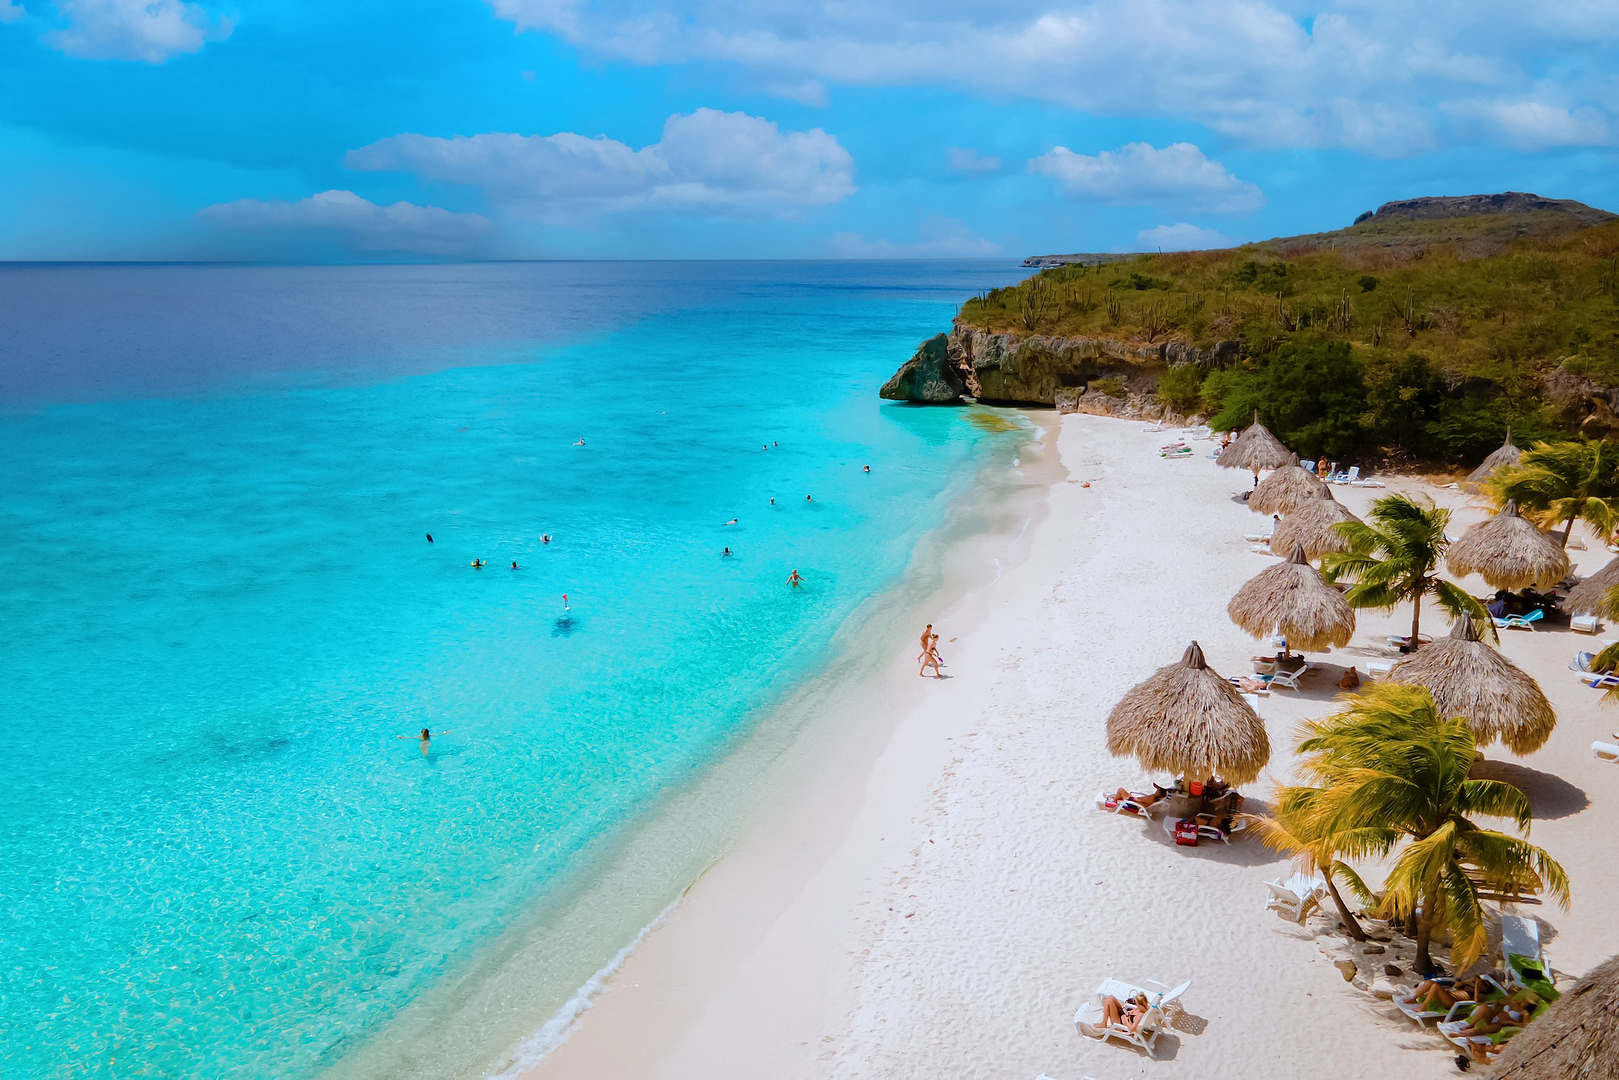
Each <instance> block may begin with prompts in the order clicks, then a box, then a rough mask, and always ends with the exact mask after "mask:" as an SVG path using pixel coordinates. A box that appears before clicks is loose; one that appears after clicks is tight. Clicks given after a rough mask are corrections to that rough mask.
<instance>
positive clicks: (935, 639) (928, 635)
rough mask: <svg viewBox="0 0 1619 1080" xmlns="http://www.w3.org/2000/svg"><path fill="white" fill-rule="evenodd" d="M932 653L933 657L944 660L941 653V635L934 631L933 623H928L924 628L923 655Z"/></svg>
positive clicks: (941, 661) (940, 660)
mask: <svg viewBox="0 0 1619 1080" xmlns="http://www.w3.org/2000/svg"><path fill="white" fill-rule="evenodd" d="M930 653H931V654H932V655H933V659H935V660H937V661H939V662H940V663H943V662H944V657H942V656H940V655H939V635H938V634H935V633H934V632H933V624H932V623H928V624H927V626H926V627H924V628H923V630H922V655H923V656H927V655H928V654H930Z"/></svg>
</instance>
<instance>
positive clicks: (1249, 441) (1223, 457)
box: [1214, 413, 1298, 473]
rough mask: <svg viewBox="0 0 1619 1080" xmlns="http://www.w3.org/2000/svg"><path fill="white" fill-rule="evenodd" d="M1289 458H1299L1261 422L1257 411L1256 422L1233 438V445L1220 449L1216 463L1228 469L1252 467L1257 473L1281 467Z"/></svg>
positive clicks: (1295, 459)
mask: <svg viewBox="0 0 1619 1080" xmlns="http://www.w3.org/2000/svg"><path fill="white" fill-rule="evenodd" d="M1289 458H1292V459H1293V460H1294V461H1297V460H1298V459H1297V458H1294V457H1293V455H1292V454H1290V453H1289V452H1288V449H1287V447H1285V446H1283V445H1282V442H1281V440H1280V439H1278V438H1277V437H1276V436H1274V435H1272V434H1271V433H1270V430H1269V429H1268V428H1266V427H1265V425H1264V424H1261V423H1260V422H1259V414H1258V413H1255V414H1254V422H1253V423H1252V424H1251V425H1249V427H1248V428H1247V430H1245V431H1244V432H1243V433H1242V434H1241V435H1238V436H1237V437H1236V438H1235V439H1233V440H1231V445H1230V446H1228V447H1226V448H1225V449H1224V450H1222V451H1220V456H1219V457H1217V458H1215V459H1214V461H1215V464H1216V465H1223V466H1225V467H1226V468H1228V469H1252V470H1253V471H1254V472H1256V473H1257V472H1259V471H1260V470H1261V469H1280V468H1281V467H1282V466H1283V465H1286V464H1287V463H1288V459H1289Z"/></svg>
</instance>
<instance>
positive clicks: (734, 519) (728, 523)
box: [725, 518, 736, 525]
mask: <svg viewBox="0 0 1619 1080" xmlns="http://www.w3.org/2000/svg"><path fill="white" fill-rule="evenodd" d="M725 524H727V525H735V524H736V518H732V519H731V520H730V521H727V522H726V523H725Z"/></svg>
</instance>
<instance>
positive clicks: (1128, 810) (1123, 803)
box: [1096, 791, 1157, 818]
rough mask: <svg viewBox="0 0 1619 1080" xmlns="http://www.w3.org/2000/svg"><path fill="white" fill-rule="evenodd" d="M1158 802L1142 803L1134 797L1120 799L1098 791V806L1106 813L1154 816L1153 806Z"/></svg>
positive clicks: (1141, 816)
mask: <svg viewBox="0 0 1619 1080" xmlns="http://www.w3.org/2000/svg"><path fill="white" fill-rule="evenodd" d="M1156 805H1157V803H1150V804H1148V805H1146V806H1143V805H1141V804H1140V803H1139V802H1137V801H1136V800H1134V799H1120V798H1116V797H1114V796H1112V795H1109V794H1108V793H1107V792H1105V791H1098V792H1097V793H1096V808H1097V809H1098V810H1100V811H1102V812H1103V813H1106V814H1128V815H1131V816H1134V817H1139V818H1150V817H1152V808H1153V806H1156Z"/></svg>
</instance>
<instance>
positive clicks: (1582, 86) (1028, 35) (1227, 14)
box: [487, 0, 1619, 156]
mask: <svg viewBox="0 0 1619 1080" xmlns="http://www.w3.org/2000/svg"><path fill="white" fill-rule="evenodd" d="M487 2H488V3H489V5H490V7H491V8H492V9H493V11H494V12H495V14H496V15H497V16H499V17H500V18H503V19H507V20H510V21H511V22H513V23H514V24H515V25H516V26H517V27H518V29H519V30H535V31H539V32H543V33H552V34H557V35H559V36H561V37H562V38H564V39H565V40H567V41H569V42H571V43H573V44H575V45H577V46H578V47H580V48H581V49H583V50H586V51H588V52H590V53H592V54H594V55H597V56H601V57H609V58H614V59H621V60H628V61H631V62H633V63H641V64H659V63H681V62H702V61H715V60H719V61H724V62H729V63H734V64H736V65H738V66H740V67H742V68H744V69H746V70H747V71H749V72H752V73H754V74H755V76H756V77H760V78H764V77H768V78H769V79H770V80H773V81H774V82H775V83H776V84H777V85H779V86H782V87H790V86H794V85H798V84H799V81H800V80H815V81H820V82H825V83H830V84H834V85H859V86H893V85H943V86H950V87H953V88H958V89H965V90H968V91H973V92H980V93H986V94H993V95H1007V94H1011V95H1022V96H1027V97H1031V98H1036V99H1039V100H1044V101H1053V102H1057V103H1059V104H1062V105H1066V106H1070V107H1074V108H1078V109H1083V110H1085V111H1088V112H1093V113H1100V114H1107V115H1113V116H1130V117H1137V116H1144V115H1146V116H1164V115H1171V116H1185V117H1189V118H1191V119H1193V120H1196V121H1199V122H1201V123H1204V124H1207V125H1208V126H1210V127H1212V128H1214V129H1216V130H1218V131H1221V132H1223V133H1227V134H1230V135H1233V136H1236V137H1238V138H1241V139H1243V140H1244V141H1247V142H1250V143H1254V144H1259V145H1266V146H1288V147H1297V146H1313V147H1320V146H1345V147H1352V148H1355V149H1359V150H1364V151H1367V152H1370V153H1374V154H1380V155H1386V156H1400V155H1408V154H1414V153H1420V152H1422V151H1424V150H1427V149H1430V148H1431V147H1433V146H1435V145H1437V144H1440V143H1443V142H1446V141H1455V140H1457V139H1465V138H1470V137H1474V136H1475V135H1484V136H1485V137H1495V135H1498V134H1499V135H1502V136H1503V137H1505V135H1506V134H1507V132H1506V131H1505V129H1492V130H1491V131H1484V130H1482V129H1480V130H1478V131H1475V130H1473V129H1470V128H1467V127H1462V128H1455V129H1452V128H1450V127H1448V126H1447V120H1448V115H1447V113H1446V111H1445V110H1444V109H1443V108H1442V107H1441V104H1440V103H1442V102H1447V101H1474V100H1477V101H1494V100H1500V99H1503V98H1506V99H1513V98H1520V97H1525V96H1527V90H1528V88H1530V87H1532V86H1533V85H1535V84H1536V82H1537V80H1542V79H1552V80H1555V81H1556V82H1557V85H1558V86H1559V87H1561V89H1562V91H1563V96H1564V97H1565V98H1567V99H1568V100H1570V101H1579V102H1582V103H1583V104H1586V105H1589V106H1590V107H1593V108H1597V109H1599V110H1601V111H1602V112H1603V113H1604V114H1607V113H1611V112H1613V111H1615V110H1616V109H1619V86H1616V85H1615V83H1614V82H1613V81H1612V80H1611V79H1610V78H1609V77H1608V72H1610V71H1611V69H1612V63H1611V58H1612V50H1613V46H1614V45H1615V43H1616V42H1619V5H1615V4H1612V3H1602V2H1598V0H1585V2H1576V3H1570V4H1564V5H1554V6H1553V7H1550V8H1548V7H1547V6H1545V5H1531V4H1523V3H1521V2H1513V0H1472V2H1464V0H1431V2H1429V3H1424V4H1412V3H1410V2H1409V0H1317V3H1316V4H1315V5H1313V6H1312V5H1309V4H1307V3H1299V2H1295V0H1231V2H1228V3H1220V4H1213V3H1208V2H1206V0H1002V2H1001V3H997V4H991V5H986V4H980V3H974V2H971V0H865V2H863V3H861V4H857V5H856V4H848V3H845V2H843V0H673V3H672V5H671V6H667V7H664V8H663V9H662V10H658V9H656V8H654V7H653V6H652V5H651V4H649V3H647V2H646V0H487ZM964 58H968V59H964ZM1595 131H1596V129H1595V128H1594V127H1589V126H1588V127H1576V128H1574V129H1572V130H1571V132H1570V134H1571V137H1585V135H1588V134H1590V133H1593V132H1595Z"/></svg>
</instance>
